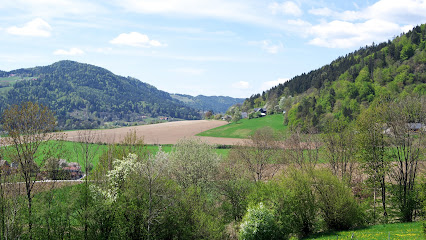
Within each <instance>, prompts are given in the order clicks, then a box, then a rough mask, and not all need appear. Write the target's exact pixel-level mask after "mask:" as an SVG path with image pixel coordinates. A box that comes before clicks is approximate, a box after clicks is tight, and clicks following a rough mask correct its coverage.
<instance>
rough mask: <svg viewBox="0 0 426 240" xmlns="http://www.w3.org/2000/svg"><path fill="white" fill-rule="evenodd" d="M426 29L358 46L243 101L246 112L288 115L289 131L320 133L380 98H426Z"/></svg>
mask: <svg viewBox="0 0 426 240" xmlns="http://www.w3.org/2000/svg"><path fill="white" fill-rule="evenodd" d="M425 46H426V25H425V24H423V25H421V26H417V27H415V28H414V29H412V30H411V31H409V32H408V33H406V34H401V35H400V36H398V37H396V38H395V39H393V40H392V41H390V40H389V41H388V42H383V43H380V44H374V43H373V44H372V45H371V46H366V47H362V48H360V49H359V50H357V51H355V52H353V53H349V54H347V55H346V56H344V57H339V58H337V59H336V60H334V61H333V62H331V63H330V64H328V65H325V66H323V67H321V68H320V69H316V70H313V71H311V72H309V73H303V74H301V75H299V76H296V77H294V78H292V79H291V80H290V81H288V82H285V83H283V84H280V85H278V86H275V87H273V88H271V89H270V90H268V91H266V92H263V93H262V94H255V95H252V96H251V97H250V98H248V99H246V101H245V102H244V103H243V106H242V107H241V108H242V110H243V111H249V110H250V109H252V108H255V107H266V108H267V110H268V112H270V113H273V112H282V111H286V116H285V123H288V124H289V126H290V127H301V128H302V129H305V130H306V129H308V128H312V127H314V128H315V129H317V130H321V129H322V128H323V127H324V124H325V123H326V122H327V121H329V120H333V119H338V120H342V121H346V122H351V121H352V120H353V119H356V117H357V116H358V115H359V113H360V112H361V111H362V110H363V109H365V108H368V106H369V105H370V104H371V103H372V102H373V101H377V100H378V99H396V98H399V97H403V96H406V95H426V71H425V70H426V47H425Z"/></svg>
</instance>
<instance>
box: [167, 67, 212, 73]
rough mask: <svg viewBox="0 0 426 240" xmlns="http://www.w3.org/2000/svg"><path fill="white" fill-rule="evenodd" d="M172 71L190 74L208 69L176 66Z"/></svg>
mask: <svg viewBox="0 0 426 240" xmlns="http://www.w3.org/2000/svg"><path fill="white" fill-rule="evenodd" d="M170 71H172V72H177V73H183V74H188V75H201V74H203V73H204V72H205V71H206V70H205V69H199V68H175V69H171V70H170Z"/></svg>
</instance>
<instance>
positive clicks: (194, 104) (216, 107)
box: [170, 94, 244, 113]
mask: <svg viewBox="0 0 426 240" xmlns="http://www.w3.org/2000/svg"><path fill="white" fill-rule="evenodd" d="M170 96H171V97H172V98H174V99H177V100H179V101H182V102H184V103H185V105H187V106H189V107H191V108H194V109H196V110H198V111H206V110H212V111H213V112H214V113H225V112H226V111H227V110H228V108H230V107H231V106H232V105H235V104H241V103H242V102H244V98H232V97H224V96H203V95H198V96H196V97H193V96H189V95H184V94H170Z"/></svg>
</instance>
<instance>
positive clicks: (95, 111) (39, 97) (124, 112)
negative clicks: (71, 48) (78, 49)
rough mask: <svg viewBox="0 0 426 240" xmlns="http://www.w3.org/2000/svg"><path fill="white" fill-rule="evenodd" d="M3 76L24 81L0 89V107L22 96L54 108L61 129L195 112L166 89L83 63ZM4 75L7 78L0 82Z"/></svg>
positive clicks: (186, 116)
mask: <svg viewBox="0 0 426 240" xmlns="http://www.w3.org/2000/svg"><path fill="white" fill-rule="evenodd" d="M3 75H4V74H3ZM6 75H7V76H10V75H13V76H15V78H20V79H24V80H22V81H16V82H14V83H13V84H12V87H11V86H10V85H8V87H9V88H10V87H11V88H10V89H8V91H2V92H0V93H1V95H0V103H1V104H0V108H2V109H4V108H5V107H7V106H9V105H11V104H16V103H20V102H22V101H36V102H39V103H42V104H44V105H47V106H49V107H50V109H52V110H53V111H55V113H56V116H57V118H58V121H59V123H58V126H59V127H60V128H62V129H79V128H80V129H81V128H97V127H99V126H101V125H102V124H103V123H104V122H112V121H126V122H137V121H141V120H142V119H144V118H149V117H160V116H164V117H172V118H179V119H199V117H200V116H199V114H198V112H197V111H196V110H194V109H192V108H190V107H187V106H186V105H184V104H183V103H182V102H180V101H177V100H175V99H173V98H171V97H170V95H169V94H168V93H167V92H164V91H160V90H158V89H157V88H155V87H153V86H151V85H149V84H147V83H143V82H141V81H139V80H138V79H135V78H131V77H127V78H126V77H122V76H118V75H115V74H113V73H112V72H110V71H108V70H106V69H103V68H100V67H96V66H93V65H89V64H82V63H78V62H73V61H60V62H57V63H54V64H52V65H49V66H44V67H35V68H28V69H18V70H13V71H10V72H8V73H6ZM5 79H8V78H2V79H1V81H5ZM25 79H28V80H25ZM2 109H0V112H1V111H2Z"/></svg>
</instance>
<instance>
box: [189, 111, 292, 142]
mask: <svg viewBox="0 0 426 240" xmlns="http://www.w3.org/2000/svg"><path fill="white" fill-rule="evenodd" d="M283 121H284V118H283V115H281V114H275V115H269V116H265V117H262V118H254V119H247V118H246V119H242V120H240V121H239V122H238V123H230V124H227V125H224V126H221V127H217V128H213V129H210V130H207V131H205V132H202V133H199V134H197V136H206V137H224V138H247V137H249V136H250V135H251V134H253V133H254V132H255V131H256V130H257V129H259V128H262V127H271V128H272V129H274V130H278V131H282V132H285V131H286V130H287V126H284V125H283Z"/></svg>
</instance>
